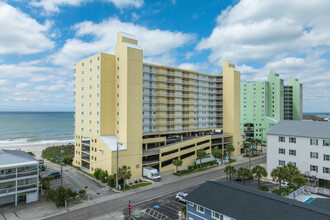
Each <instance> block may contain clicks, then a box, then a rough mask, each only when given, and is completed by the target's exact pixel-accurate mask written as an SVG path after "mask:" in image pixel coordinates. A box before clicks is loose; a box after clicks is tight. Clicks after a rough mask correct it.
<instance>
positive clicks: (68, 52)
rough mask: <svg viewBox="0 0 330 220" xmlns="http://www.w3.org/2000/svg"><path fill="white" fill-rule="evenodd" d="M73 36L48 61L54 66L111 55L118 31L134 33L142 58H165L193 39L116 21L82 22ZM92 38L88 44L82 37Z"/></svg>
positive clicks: (192, 37)
mask: <svg viewBox="0 0 330 220" xmlns="http://www.w3.org/2000/svg"><path fill="white" fill-rule="evenodd" d="M73 29H74V30H76V37H75V38H73V39H68V40H67V41H66V42H65V44H64V46H63V47H62V49H61V50H60V51H59V52H58V53H57V54H55V55H53V56H51V57H50V58H49V59H50V61H51V62H52V63H53V64H56V65H63V66H66V67H71V68H72V67H73V63H75V62H77V61H79V60H80V59H82V58H85V57H86V56H89V55H91V54H94V53H97V52H107V53H114V48H115V45H116V38H117V32H118V31H124V32H127V33H131V34H134V35H135V36H136V37H137V38H138V39H139V44H140V45H141V47H142V49H143V53H144V56H146V57H151V56H164V54H167V53H168V52H169V51H172V50H173V49H176V48H178V47H181V46H183V45H184V44H186V43H188V42H189V41H190V40H192V39H194V35H192V34H184V33H181V32H171V31H168V30H159V29H148V28H146V27H143V26H139V25H135V24H132V23H125V22H121V21H119V20H118V19H116V18H110V19H107V20H104V21H103V22H101V23H98V24H95V23H93V22H90V21H85V22H82V23H79V24H76V25H75V26H74V27H73ZM86 36H88V37H89V38H92V40H91V41H90V42H86V41H83V40H82V38H84V37H86Z"/></svg>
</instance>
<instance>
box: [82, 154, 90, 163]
mask: <svg viewBox="0 0 330 220" xmlns="http://www.w3.org/2000/svg"><path fill="white" fill-rule="evenodd" d="M89 158H90V156H89V155H82V157H81V159H82V160H84V161H87V162H88V163H89V162H90V159H89Z"/></svg>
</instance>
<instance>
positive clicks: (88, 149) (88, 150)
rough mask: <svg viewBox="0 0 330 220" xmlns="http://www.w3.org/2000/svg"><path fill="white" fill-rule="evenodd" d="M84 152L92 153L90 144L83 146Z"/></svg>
mask: <svg viewBox="0 0 330 220" xmlns="http://www.w3.org/2000/svg"><path fill="white" fill-rule="evenodd" d="M81 151H82V152H84V153H87V154H89V153H90V147H89V146H86V145H85V146H83V147H82V149H81Z"/></svg>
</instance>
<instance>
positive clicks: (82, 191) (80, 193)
mask: <svg viewBox="0 0 330 220" xmlns="http://www.w3.org/2000/svg"><path fill="white" fill-rule="evenodd" d="M78 194H79V197H80V198H84V196H85V194H86V191H85V190H84V189H83V190H80V191H79V192H78Z"/></svg>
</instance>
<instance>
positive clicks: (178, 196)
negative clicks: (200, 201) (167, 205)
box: [175, 192, 188, 203]
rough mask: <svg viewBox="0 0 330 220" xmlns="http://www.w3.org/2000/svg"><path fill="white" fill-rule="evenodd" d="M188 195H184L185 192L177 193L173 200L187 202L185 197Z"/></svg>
mask: <svg viewBox="0 0 330 220" xmlns="http://www.w3.org/2000/svg"><path fill="white" fill-rule="evenodd" d="M187 195H188V193H185V192H179V193H177V194H176V196H175V200H176V201H178V202H184V203H185V202H187V200H186V199H185V198H186V196H187Z"/></svg>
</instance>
